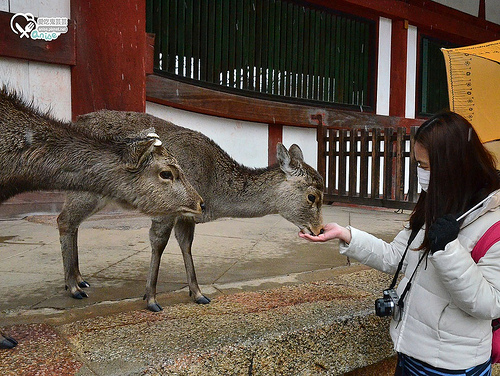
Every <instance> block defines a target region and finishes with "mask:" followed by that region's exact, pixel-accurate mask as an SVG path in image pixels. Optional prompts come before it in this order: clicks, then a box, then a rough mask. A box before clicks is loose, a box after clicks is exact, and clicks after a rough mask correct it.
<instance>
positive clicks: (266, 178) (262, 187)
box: [212, 166, 285, 218]
mask: <svg viewBox="0 0 500 376" xmlns="http://www.w3.org/2000/svg"><path fill="white" fill-rule="evenodd" d="M224 175H225V176H224V177H225V179H224V178H222V179H220V181H219V182H218V183H219V184H217V185H218V186H219V187H218V191H219V192H221V194H220V195H219V197H220V198H219V197H215V199H216V200H215V202H216V203H217V204H216V205H214V212H213V213H212V215H213V216H214V217H217V218H218V217H240V218H253V217H262V216H265V215H268V214H277V213H278V208H277V205H276V201H277V194H278V187H279V186H280V184H281V183H282V182H283V181H284V180H285V175H284V173H283V172H282V171H281V170H280V168H279V166H271V167H268V168H262V169H250V168H246V167H243V166H237V167H233V168H232V171H231V172H230V173H229V176H228V175H226V174H224ZM222 193H223V194H222ZM213 194H214V195H217V191H215V192H214V193H213Z"/></svg>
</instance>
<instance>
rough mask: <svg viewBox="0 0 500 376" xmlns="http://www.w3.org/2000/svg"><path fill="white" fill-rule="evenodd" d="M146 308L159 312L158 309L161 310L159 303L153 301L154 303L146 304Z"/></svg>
mask: <svg viewBox="0 0 500 376" xmlns="http://www.w3.org/2000/svg"><path fill="white" fill-rule="evenodd" d="M148 309H149V310H150V311H152V312H160V311H163V308H162V307H161V305H159V304H158V303H154V304H148Z"/></svg>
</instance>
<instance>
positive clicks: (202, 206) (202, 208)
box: [200, 202, 206, 212]
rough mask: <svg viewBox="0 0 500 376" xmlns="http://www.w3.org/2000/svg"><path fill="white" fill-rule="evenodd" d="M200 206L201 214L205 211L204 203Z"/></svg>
mask: <svg viewBox="0 0 500 376" xmlns="http://www.w3.org/2000/svg"><path fill="white" fill-rule="evenodd" d="M200 206H201V211H202V212H204V211H205V209H206V206H205V203H204V202H202V203H201V204H200Z"/></svg>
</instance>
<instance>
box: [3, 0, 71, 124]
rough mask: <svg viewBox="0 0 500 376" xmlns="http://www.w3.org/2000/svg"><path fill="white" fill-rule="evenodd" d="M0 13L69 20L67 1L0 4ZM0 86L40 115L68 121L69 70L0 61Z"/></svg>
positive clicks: (23, 0) (16, 0) (20, 0)
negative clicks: (32, 102) (19, 97)
mask: <svg viewBox="0 0 500 376" xmlns="http://www.w3.org/2000/svg"><path fill="white" fill-rule="evenodd" d="M0 10H2V11H5V12H11V13H31V14H33V15H34V16H35V17H39V16H45V17H67V18H69V17H70V0H46V1H33V0H10V1H8V0H0ZM0 85H2V86H3V85H6V86H7V87H8V88H9V89H11V90H15V91H17V92H18V93H19V94H20V95H21V96H22V97H23V98H24V99H26V100H27V101H32V100H33V101H34V104H35V105H36V106H37V107H39V108H40V109H41V110H42V111H50V112H51V114H52V115H53V116H54V117H56V118H58V119H61V120H71V68H70V67H69V66H65V65H56V64H47V63H39V62H33V61H27V60H20V59H11V58H5V57H0Z"/></svg>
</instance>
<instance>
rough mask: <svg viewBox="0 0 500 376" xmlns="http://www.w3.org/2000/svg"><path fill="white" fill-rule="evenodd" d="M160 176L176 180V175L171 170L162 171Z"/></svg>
mask: <svg viewBox="0 0 500 376" xmlns="http://www.w3.org/2000/svg"><path fill="white" fill-rule="evenodd" d="M160 178H162V179H164V180H174V175H173V174H172V173H171V172H170V171H162V172H160Z"/></svg>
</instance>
